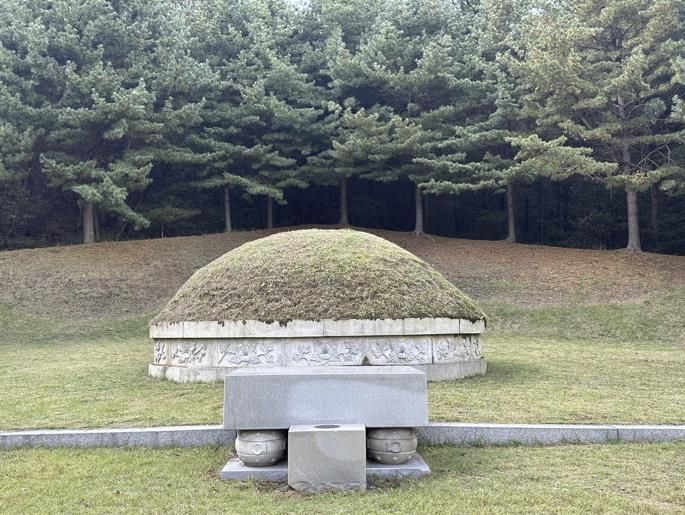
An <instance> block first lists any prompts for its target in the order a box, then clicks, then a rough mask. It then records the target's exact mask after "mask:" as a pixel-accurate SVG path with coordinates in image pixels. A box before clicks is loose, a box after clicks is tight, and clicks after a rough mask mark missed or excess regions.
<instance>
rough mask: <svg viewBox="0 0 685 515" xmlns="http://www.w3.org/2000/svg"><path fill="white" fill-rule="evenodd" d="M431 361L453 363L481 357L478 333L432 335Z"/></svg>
mask: <svg viewBox="0 0 685 515" xmlns="http://www.w3.org/2000/svg"><path fill="white" fill-rule="evenodd" d="M432 344H433V362H434V363H454V362H455V361H471V360H474V359H480V358H481V350H480V341H479V338H478V335H464V334H460V335H442V336H433V338H432Z"/></svg>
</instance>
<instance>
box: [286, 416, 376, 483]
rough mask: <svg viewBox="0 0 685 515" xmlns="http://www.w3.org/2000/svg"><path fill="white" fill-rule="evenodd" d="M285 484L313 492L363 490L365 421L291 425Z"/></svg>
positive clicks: (364, 477)
mask: <svg viewBox="0 0 685 515" xmlns="http://www.w3.org/2000/svg"><path fill="white" fill-rule="evenodd" d="M288 485H290V487H291V488H294V489H295V490H298V491H300V492H312V493H316V492H328V491H336V490H365V489H366V429H365V427H364V425H363V424H319V425H306V426H305V425H295V426H292V427H291V428H290V431H288Z"/></svg>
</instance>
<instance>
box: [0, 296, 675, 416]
mask: <svg viewBox="0 0 685 515" xmlns="http://www.w3.org/2000/svg"><path fill="white" fill-rule="evenodd" d="M675 302H676V301H675V300H673V299H668V307H667V306H666V305H665V304H663V303H662V304H663V305H662V304H659V303H657V304H651V305H650V306H647V305H642V306H640V305H619V306H613V307H609V308H603V309H601V310H594V311H593V313H594V315H593V316H594V318H593V316H591V315H590V314H589V311H590V310H589V309H587V308H582V309H581V308H575V309H571V308H568V307H567V308H563V309H562V308H559V307H553V308H546V309H535V310H531V309H527V310H521V309H519V308H516V309H515V310H514V313H513V314H512V313H507V308H506V307H505V306H499V307H497V306H490V309H489V311H491V312H493V311H494V312H495V313H503V314H504V315H505V316H506V317H509V319H510V320H509V322H507V319H506V318H502V319H500V320H499V321H493V322H492V325H499V326H500V327H501V328H500V329H499V330H496V329H495V330H492V331H491V334H488V336H487V338H485V340H484V341H485V343H484V352H485V356H486V357H487V360H488V372H487V374H486V375H485V376H482V377H476V378H470V379H466V380H459V381H448V382H442V383H430V384H429V405H430V417H431V419H432V420H443V421H463V422H521V423H536V422H539V423H555V422H563V423H644V424H657V423H659V424H682V423H685V373H684V372H683V371H684V370H685V348H684V347H683V345H681V344H679V343H678V342H677V338H676V335H675V334H671V333H669V331H671V332H672V331H673V330H674V327H676V325H675V323H674V322H673V321H671V323H669V324H668V330H666V329H659V327H660V322H659V320H661V319H662V317H663V316H665V315H664V313H663V310H665V309H667V308H668V309H670V306H672V305H673V304H674V303H675ZM512 309H513V308H512ZM550 310H551V311H552V312H551V313H550ZM0 313H4V314H3V315H2V316H3V321H4V322H5V327H6V328H7V332H6V333H5V334H6V337H7V335H11V339H12V340H13V341H12V342H3V343H2V344H0V357H1V358H2V364H3V373H2V374H1V375H0V391H2V392H3V395H2V397H1V399H0V406H1V409H0V413H1V415H2V416H1V417H0V428H1V429H20V428H62V427H63V428H81V427H101V426H151V425H171V424H201V423H208V424H219V423H221V419H222V401H223V389H222V385H221V384H220V383H216V384H176V383H172V382H168V381H161V380H157V379H152V378H150V377H148V376H147V365H148V363H149V361H150V358H151V352H152V351H151V348H152V346H151V343H150V341H149V340H148V339H147V338H146V336H145V333H146V320H147V319H148V316H141V317H137V318H133V319H126V320H119V321H111V320H110V321H108V322H102V323H100V324H85V325H84V324H69V323H62V324H60V323H56V322H53V323H49V322H46V321H45V320H44V319H39V318H22V317H21V316H19V315H17V313H16V312H13V311H8V310H5V311H4V312H2V311H0ZM598 313H599V314H598ZM655 316H656V317H658V320H656V321H654V320H653V319H652V318H653V317H655ZM650 317H652V318H650ZM614 318H617V319H619V320H623V319H625V320H631V319H639V320H641V324H639V325H636V326H631V325H630V324H628V323H626V324H624V325H622V326H621V328H615V327H613V325H612V324H614V323H615V322H614V321H613V319H614ZM549 319H553V320H560V321H563V323H560V324H559V325H558V326H557V328H556V329H555V328H554V327H553V326H550V325H549V322H548V320H549ZM513 320H516V323H517V324H518V329H517V330H513V329H511V328H508V327H506V326H507V325H511V324H512V323H513V322H512V321H513ZM574 326H575V328H574ZM657 331H658V336H656V337H653V336H652V335H654V334H656V333H655V332H657ZM522 333H523V334H522ZM567 333H568V334H567ZM643 333H644V334H643ZM526 334H529V335H530V336H526Z"/></svg>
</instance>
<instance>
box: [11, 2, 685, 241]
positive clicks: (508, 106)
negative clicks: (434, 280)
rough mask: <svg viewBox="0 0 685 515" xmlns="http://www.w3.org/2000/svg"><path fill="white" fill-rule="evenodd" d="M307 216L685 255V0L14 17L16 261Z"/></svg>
mask: <svg viewBox="0 0 685 515" xmlns="http://www.w3.org/2000/svg"><path fill="white" fill-rule="evenodd" d="M298 224H341V225H345V224H353V225H356V226H362V227H380V228H387V229H395V230H403V231H410V230H414V231H415V232H417V233H422V232H427V233H431V234H440V235H448V236H459V237H466V238H484V239H505V238H506V239H508V240H509V241H519V242H527V243H544V244H553V245H562V246H576V247H588V248H623V247H625V248H627V249H630V250H641V249H643V248H644V249H646V250H653V251H659V252H671V253H685V0H603V1H600V0H574V1H565V0H480V1H479V0H345V1H342V0H310V1H306V2H293V1H288V0H3V2H2V4H0V248H17V247H28V246H40V245H54V244H62V243H75V242H78V241H83V242H86V243H88V242H93V241H97V240H116V239H130V238H143V237H155V236H171V235H181V234H198V233H207V232H217V231H231V230H238V229H250V228H257V227H274V226H279V225H280V226H290V225H298Z"/></svg>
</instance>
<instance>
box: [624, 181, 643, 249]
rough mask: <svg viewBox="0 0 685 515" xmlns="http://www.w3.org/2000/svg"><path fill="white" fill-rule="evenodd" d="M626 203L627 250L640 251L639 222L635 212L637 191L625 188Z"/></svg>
mask: <svg viewBox="0 0 685 515" xmlns="http://www.w3.org/2000/svg"><path fill="white" fill-rule="evenodd" d="M626 202H627V204H628V245H626V249H627V250H633V251H635V250H637V251H639V250H642V247H641V245H640V222H639V217H638V212H637V191H633V190H631V189H630V188H626Z"/></svg>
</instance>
